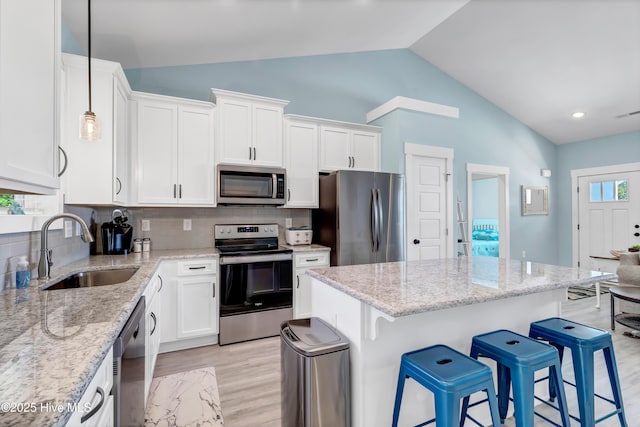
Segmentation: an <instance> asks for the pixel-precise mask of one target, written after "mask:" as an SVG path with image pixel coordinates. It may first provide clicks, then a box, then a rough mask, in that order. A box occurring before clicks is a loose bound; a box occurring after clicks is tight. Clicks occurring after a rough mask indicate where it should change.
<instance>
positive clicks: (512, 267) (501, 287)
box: [307, 257, 618, 317]
mask: <svg viewBox="0 0 640 427" xmlns="http://www.w3.org/2000/svg"><path fill="white" fill-rule="evenodd" d="M307 274H308V275H310V276H311V277H313V278H315V279H317V280H319V281H321V282H323V283H325V284H327V285H329V286H332V287H334V288H336V289H338V290H340V291H342V292H344V293H345V294H347V295H350V296H352V297H354V298H356V299H358V300H360V301H362V302H364V303H366V304H369V305H371V306H372V307H374V308H376V309H378V310H380V311H381V312H382V313H385V314H387V315H389V316H391V317H402V316H408V315H411V314H417V313H422V312H426V311H435V310H442V309H446V308H450V307H456V306H462V305H470V304H478V303H482V302H485V301H491V300H498V299H503V298H511V297H517V296H522V295H529V294H534V293H538V292H545V291H549V290H553V289H560V288H567V287H569V286H586V285H589V284H591V283H595V282H601V281H605V280H613V279H616V278H617V277H618V276H617V275H615V274H613V273H603V272H599V271H590V270H584V269H578V268H572V267H562V266H556V265H549V264H539V263H534V262H525V261H517V260H505V259H502V258H493V257H459V258H449V259H439V260H426V261H402V262H390V263H380V264H363V265H352V266H342V267H328V268H315V269H312V270H309V271H308V272H307Z"/></svg>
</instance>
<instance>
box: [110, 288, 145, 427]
mask: <svg viewBox="0 0 640 427" xmlns="http://www.w3.org/2000/svg"><path fill="white" fill-rule="evenodd" d="M145 357H146V348H145V299H144V296H143V297H141V298H140V301H138V304H136V308H134V309H133V312H132V313H131V316H129V320H127V323H125V325H124V327H123V328H122V331H121V332H120V335H119V336H118V338H117V339H116V342H115V343H114V344H113V406H114V425H115V426H116V427H117V426H123V427H125V426H127V427H128V426H143V425H144V373H145Z"/></svg>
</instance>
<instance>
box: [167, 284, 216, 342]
mask: <svg viewBox="0 0 640 427" xmlns="http://www.w3.org/2000/svg"><path fill="white" fill-rule="evenodd" d="M215 282H216V280H215V276H198V277H190V278H185V279H182V278H180V279H178V280H177V282H176V283H177V288H176V289H177V300H176V302H177V316H178V324H177V338H178V339H182V338H194V337H201V336H205V335H213V334H215V333H217V330H216V320H215V319H217V317H218V316H217V304H215V299H214V297H215V286H216V283H215Z"/></svg>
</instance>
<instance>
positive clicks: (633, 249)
mask: <svg viewBox="0 0 640 427" xmlns="http://www.w3.org/2000/svg"><path fill="white" fill-rule="evenodd" d="M638 251H640V245H633V246H631V247H630V248H629V252H638Z"/></svg>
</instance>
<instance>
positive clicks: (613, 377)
mask: <svg viewBox="0 0 640 427" xmlns="http://www.w3.org/2000/svg"><path fill="white" fill-rule="evenodd" d="M602 352H603V353H604V360H605V362H606V363H607V371H608V372H609V382H610V383H611V391H612V393H613V400H614V401H615V402H616V409H619V410H620V412H619V413H618V419H620V425H621V426H623V427H627V420H626V419H625V416H624V411H623V410H622V409H623V408H624V405H623V404H622V391H621V390H620V379H619V378H618V371H617V369H616V366H617V365H616V356H615V354H614V353H613V351H612V350H611V347H605V348H603V349H602Z"/></svg>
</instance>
